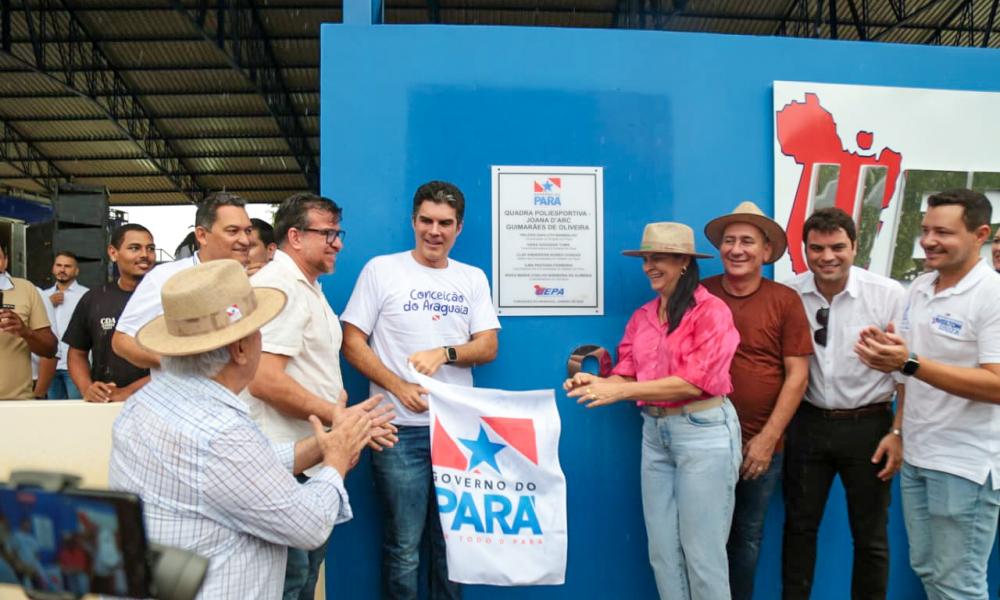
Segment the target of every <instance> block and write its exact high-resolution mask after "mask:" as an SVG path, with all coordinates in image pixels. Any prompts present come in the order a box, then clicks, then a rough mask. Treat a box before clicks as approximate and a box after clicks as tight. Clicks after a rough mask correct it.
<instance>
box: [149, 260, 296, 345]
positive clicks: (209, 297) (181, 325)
mask: <svg viewBox="0 0 1000 600" xmlns="http://www.w3.org/2000/svg"><path fill="white" fill-rule="evenodd" d="M161 296H162V299H163V314H162V315H160V316H159V317H156V318H155V319H153V320H152V321H150V322H149V323H147V324H146V325H145V326H144V327H143V328H142V329H140V330H139V333H138V334H137V335H136V341H137V342H139V345H140V346H142V347H143V348H145V349H147V350H149V351H151V352H155V353H157V354H162V355H163V356H188V355H191V354H201V353H202V352H208V351H209V350H215V349H216V348H221V347H223V346H225V345H227V344H230V343H232V342H235V341H236V340H240V339H243V338H245V337H246V336H248V335H250V334H251V333H253V332H254V331H257V330H258V329H260V328H261V327H262V326H263V325H264V324H265V323H267V322H268V321H270V320H271V319H273V318H274V317H275V316H277V315H278V313H280V312H281V309H283V308H284V307H285V300H286V298H285V293H284V292H282V291H281V290H279V289H275V288H254V287H251V286H250V280H249V279H248V278H247V275H246V272H245V271H244V270H243V266H242V265H240V263H238V262H236V261H235V260H231V259H224V260H213V261H209V262H205V263H201V264H200V265H197V266H195V267H191V268H190V269H185V270H183V271H180V272H179V273H177V274H176V275H174V276H173V277H171V278H170V279H168V280H167V282H166V283H165V284H163V289H162V290H161Z"/></svg>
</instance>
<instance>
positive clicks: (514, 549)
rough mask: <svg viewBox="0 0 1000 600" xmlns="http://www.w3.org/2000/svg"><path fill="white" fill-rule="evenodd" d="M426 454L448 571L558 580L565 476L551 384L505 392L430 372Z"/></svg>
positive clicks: (501, 581) (492, 578)
mask: <svg viewBox="0 0 1000 600" xmlns="http://www.w3.org/2000/svg"><path fill="white" fill-rule="evenodd" d="M410 372H411V374H412V375H413V377H414V378H415V381H416V382H417V383H419V384H420V385H422V386H424V387H425V388H427V389H428V390H429V391H430V417H431V424H432V427H431V462H432V463H433V465H434V486H435V489H436V492H437V501H438V510H439V511H440V516H441V529H442V530H443V531H444V538H445V543H446V545H447V552H448V577H449V579H451V580H452V581H457V582H459V583H479V584H487V585H560V584H562V583H563V582H564V581H565V579H566V478H565V477H564V476H563V473H562V468H561V467H560V466H559V431H560V429H561V426H560V422H559V413H558V411H557V410H556V402H555V393H554V392H553V391H552V390H538V391H530V392H507V391H504V390H491V389H485V388H471V387H463V386H458V385H450V384H446V383H441V382H439V381H435V380H433V379H431V378H429V377H425V376H423V375H420V374H418V373H416V371H413V370H412V369H411V371H410Z"/></svg>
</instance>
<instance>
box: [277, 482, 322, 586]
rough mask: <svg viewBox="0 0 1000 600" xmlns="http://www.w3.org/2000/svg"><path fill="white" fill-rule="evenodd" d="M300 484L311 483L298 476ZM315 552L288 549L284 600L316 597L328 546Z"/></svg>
mask: <svg viewBox="0 0 1000 600" xmlns="http://www.w3.org/2000/svg"><path fill="white" fill-rule="evenodd" d="M295 479H297V480H298V481H299V483H305V482H307V481H309V478H308V477H306V476H305V475H296V476H295ZM328 543H330V540H329V538H327V541H325V542H323V545H322V546H320V547H319V548H316V549H315V550H303V549H301V548H291V547H289V548H288V562H287V563H286V565H285V586H284V590H283V591H282V592H281V598H282V600H313V598H315V597H316V580H317V579H319V567H320V565H321V564H323V559H324V558H325V557H326V545H327V544H328Z"/></svg>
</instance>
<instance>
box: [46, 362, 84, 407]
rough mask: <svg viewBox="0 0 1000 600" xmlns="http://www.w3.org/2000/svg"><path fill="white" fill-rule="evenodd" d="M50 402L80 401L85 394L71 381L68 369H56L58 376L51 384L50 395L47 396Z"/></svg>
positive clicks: (53, 378) (55, 376)
mask: <svg viewBox="0 0 1000 600" xmlns="http://www.w3.org/2000/svg"><path fill="white" fill-rule="evenodd" d="M46 398H48V399H49V400H80V399H82V398H83V394H81V393H80V390H78V389H77V388H76V384H75V383H73V380H72V379H70V376H69V371H67V370H66V369H56V374H55V375H54V376H53V377H52V383H50V384H49V393H48V395H46Z"/></svg>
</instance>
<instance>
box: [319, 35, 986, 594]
mask: <svg viewBox="0 0 1000 600" xmlns="http://www.w3.org/2000/svg"><path fill="white" fill-rule="evenodd" d="M321 64H322V84H321V86H322V87H321V90H322V101H321V115H322V118H321V131H322V136H321V152H322V154H321V156H322V190H323V193H324V194H325V195H328V196H331V197H333V198H335V199H336V200H337V201H338V202H339V203H341V204H342V205H343V206H344V207H345V215H344V227H345V229H347V230H349V231H350V236H349V237H348V238H347V244H346V248H345V249H344V251H343V252H342V253H341V255H340V258H339V259H338V266H337V272H336V273H335V274H334V275H332V276H329V277H326V278H325V279H324V285H325V286H326V287H325V289H326V291H327V295H328V297H329V299H330V302H331V304H332V306H333V307H334V309H335V310H337V311H338V312H339V311H340V310H341V309H342V308H343V306H344V304H345V303H346V301H347V298H348V296H349V294H350V291H351V288H352V286H353V282H354V281H355V279H356V277H357V275H358V272H359V271H360V269H361V267H362V266H363V264H364V262H365V261H367V260H368V259H369V258H371V257H372V256H374V255H376V254H382V253H387V252H395V251H399V250H402V249H406V248H410V247H412V244H413V237H412V231H411V230H410V227H409V210H410V199H411V198H412V194H413V191H414V189H415V188H416V187H417V185H419V184H420V183H422V182H424V181H426V180H429V179H449V180H451V181H454V182H455V183H457V184H458V185H459V186H460V187H461V188H462V189H463V190H464V191H465V194H466V197H467V199H468V204H469V206H468V209H467V212H466V223H465V229H464V231H463V232H462V235H461V237H460V238H459V240H458V243H457V245H456V247H455V250H454V252H453V256H454V257H455V258H457V259H459V260H462V261H466V262H470V263H472V264H475V265H478V266H480V267H482V268H483V269H484V270H485V271H486V272H487V273H489V271H490V220H489V213H490V165H494V164H509V165H581V166H592V165H597V166H603V167H605V177H604V181H605V202H604V206H605V248H606V256H605V276H606V279H605V281H606V286H605V299H606V312H605V316H604V317H552V318H538V317H506V318H502V319H501V322H502V325H503V331H502V332H501V335H500V356H499V358H498V359H497V360H496V361H495V362H494V363H492V364H490V365H487V366H485V367H481V368H479V369H477V371H476V374H475V376H476V382H477V385H480V386H486V387H504V388H509V389H533V388H546V387H558V385H559V384H560V382H561V381H562V379H563V378H564V377H565V365H566V359H567V357H568V354H569V353H570V351H571V350H572V349H573V348H575V347H576V346H578V345H580V344H584V343H596V344H600V345H603V346H605V347H607V348H614V347H615V345H616V343H617V341H618V339H619V338H620V336H621V333H622V330H623V327H624V324H625V321H626V319H627V318H628V316H629V314H630V313H631V311H632V310H634V309H635V308H636V307H637V306H639V305H640V304H641V303H642V302H644V301H645V300H647V299H648V298H649V297H651V294H650V292H649V290H648V284H647V283H646V281H645V278H644V277H643V275H642V273H641V270H640V265H639V263H638V261H636V260H635V259H630V258H626V257H622V256H621V255H620V254H619V250H620V249H624V248H626V247H633V246H634V244H635V243H637V242H638V240H639V237H640V235H641V231H642V226H643V224H644V223H646V222H649V221H659V220H676V221H683V222H685V223H688V224H690V225H691V226H693V227H694V228H695V230H696V231H699V232H700V230H701V228H702V226H703V225H704V223H705V222H706V221H708V220H709V219H710V218H712V217H715V216H718V215H720V214H723V213H726V212H728V211H730V210H731V209H732V208H733V207H734V206H735V205H736V204H737V203H739V202H740V201H742V200H746V199H751V200H755V201H756V202H758V203H759V204H760V205H762V206H763V207H765V209H767V208H769V207H771V206H772V204H773V191H774V188H773V183H772V178H773V159H772V153H773V147H772V127H773V119H772V105H771V83H772V81H774V80H798V81H818V82H831V83H857V84H871V85H892V86H909V87H935V88H954V89H969V90H989V91H996V90H1000V54H998V53H997V52H996V51H994V50H969V49H955V48H930V47H910V46H897V45H886V44H871V43H843V42H824V41H815V40H794V39H778V38H749V37H736V36H714V35H688V34H672V33H661V32H640V31H602V30H580V29H532V28H514V27H510V28H499V27H446V26H352V25H326V26H324V27H323V29H322V62H321ZM700 235H701V234H700V233H699V236H700ZM699 245H700V246H701V247H702V249H710V246H709V245H708V242H707V241H706V240H705V239H704V237H699ZM702 268H703V272H704V273H705V274H706V275H707V274H713V273H717V272H719V271H720V269H721V267H720V264H719V262H718V261H717V260H714V259H713V260H708V261H703V264H702ZM346 377H347V380H348V391H349V392H350V394H351V397H352V398H353V399H358V398H362V397H364V396H367V393H366V392H367V386H366V384H365V382H364V380H362V379H361V378H360V377H358V375H357V374H356V373H354V372H351V371H350V370H348V373H347V375H346ZM558 402H559V409H560V413H561V416H562V419H563V435H562V440H561V446H560V455H561V460H562V464H563V468H564V470H565V472H566V478H567V482H568V491H569V501H568V503H569V506H568V510H569V531H570V549H569V565H568V569H567V581H566V585H565V586H562V587H556V588H544V587H542V588H524V589H518V590H506V589H503V588H485V587H483V588H478V587H477V588H470V589H468V590H467V593H466V597H467V598H469V599H480V598H501V597H512V596H513V594H515V593H516V594H517V597H519V598H522V597H523V598H542V597H545V598H557V597H558V598H653V597H655V588H654V585H653V579H652V575H651V573H650V570H649V568H648V566H647V562H646V535H645V531H644V528H643V524H642V516H641V507H640V499H639V473H638V470H639V435H640V432H639V424H640V419H639V416H638V414H637V413H636V410H635V408H634V407H629V406H627V405H624V404H623V405H619V406H614V407H611V408H608V409H602V410H596V411H584V410H582V409H580V408H579V407H577V406H576V405H575V404H574V403H573V402H571V401H569V400H567V399H566V398H565V397H564V396H563V395H562V394H561V393H560V394H559V396H558ZM368 469H369V467H368V463H367V459H365V460H364V462H363V463H362V464H361V465H359V467H358V468H357V469H356V470H355V472H354V473H352V475H351V476H350V477H349V479H348V489H349V491H350V493H351V498H352V505H353V506H354V512H355V519H354V521H353V522H351V523H349V524H346V525H345V526H343V527H338V528H337V530H336V532H335V534H334V536H333V542H332V543H331V550H330V554H329V565H328V571H327V573H328V593H329V594H331V595H332V596H336V597H340V598H357V599H365V598H376V597H377V590H378V581H379V574H378V571H379V566H378V561H379V539H380V525H379V516H378V508H377V506H376V503H375V500H374V495H373V493H372V485H371V481H370V478H369V474H368ZM844 506H845V505H844V497H843V492H842V489H841V488H840V487H839V485H837V486H836V487H835V489H834V491H833V493H832V495H831V501H830V505H829V507H828V511H827V516H826V519H825V521H824V524H823V528H822V531H821V543H820V550H819V557H818V561H817V576H816V584H815V589H814V594H813V597H814V598H817V599H829V600H834V599H836V600H841V599H843V598H847V597H849V589H850V576H849V574H850V565H851V556H852V549H851V542H850V534H849V532H848V528H847V522H846V511H845V508H844ZM781 518H782V517H781V505H780V500H779V499H778V498H777V497H776V498H775V500H774V502H773V503H772V506H771V508H770V514H769V517H768V523H767V532H766V539H765V541H764V547H763V552H762V558H761V565H760V569H759V577H758V583H757V597H758V598H767V599H770V598H778V597H779V590H780V578H779V573H780V546H781V539H780V533H781V532H780V529H781ZM890 528H891V530H892V547H891V552H892V555H891V561H892V567H891V568H892V571H891V578H892V582H891V597H892V598H894V599H900V600H903V599H905V600H911V599H914V598H921V597H923V593H922V591H920V587H919V583H918V582H917V580H916V578H915V576H914V575H913V573H912V572H911V571H910V569H909V567H908V565H907V558H906V553H907V548H906V541H905V535H904V532H903V525H902V520H901V516H900V513H899V497H898V487H897V489H896V490H895V495H894V498H893V508H892V516H891V521H890ZM996 562H997V559H996V557H994V558H993V559H992V563H991V564H992V565H993V566H994V567H995V566H996ZM995 570H996V569H994V571H995ZM993 575H994V580H995V579H996V577H995V575H996V574H995V573H993ZM996 586H997V582H996V581H993V582H992V583H991V588H992V589H996Z"/></svg>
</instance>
